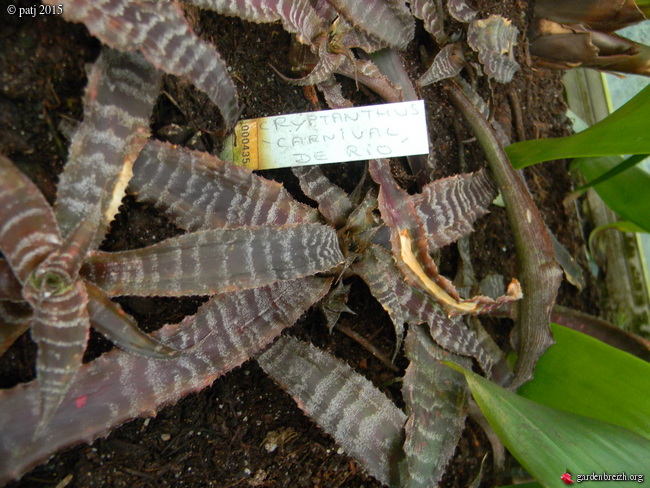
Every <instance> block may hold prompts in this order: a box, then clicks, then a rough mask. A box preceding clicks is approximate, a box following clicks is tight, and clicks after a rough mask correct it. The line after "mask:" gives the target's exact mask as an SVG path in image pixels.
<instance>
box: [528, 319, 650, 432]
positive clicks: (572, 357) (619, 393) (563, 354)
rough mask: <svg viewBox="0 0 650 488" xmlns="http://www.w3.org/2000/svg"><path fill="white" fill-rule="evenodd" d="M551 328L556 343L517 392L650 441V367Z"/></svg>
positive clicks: (568, 331) (578, 334)
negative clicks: (612, 425) (625, 429)
mask: <svg viewBox="0 0 650 488" xmlns="http://www.w3.org/2000/svg"><path fill="white" fill-rule="evenodd" d="M551 329H552V330H553V337H554V339H555V344H554V345H553V346H551V347H550V348H549V349H548V350H547V351H546V353H545V354H544V355H543V356H542V357H540V358H539V361H538V362H537V367H536V368H535V378H534V379H533V380H532V381H529V382H528V383H526V384H525V385H523V386H522V387H521V388H519V390H518V391H517V393H518V394H519V395H521V396H523V397H525V398H528V399H529V400H533V401H535V402H538V403H541V404H543V405H547V406H549V407H553V408H557V409H559V410H565V411H567V412H573V413H577V414H580V415H585V416H587V417H592V418H595V419H600V420H603V421H605V422H610V423H612V424H616V425H620V426H621V427H625V428H627V429H629V430H632V431H634V432H637V433H638V434H640V435H643V436H645V437H647V438H648V439H650V395H648V386H649V385H650V364H649V363H647V362H645V361H643V360H641V359H639V358H637V357H634V356H632V355H631V354H628V353H625V352H623V351H621V350H619V349H616V348H614V347H611V346H609V345H607V344H605V343H603V342H601V341H599V340H596V339H594V338H592V337H589V336H588V335H585V334H582V333H581V332H577V331H574V330H571V329H569V328H567V327H562V326H561V325H557V324H552V325H551ZM623 378H624V379H625V380H624V381H622V379H623Z"/></svg>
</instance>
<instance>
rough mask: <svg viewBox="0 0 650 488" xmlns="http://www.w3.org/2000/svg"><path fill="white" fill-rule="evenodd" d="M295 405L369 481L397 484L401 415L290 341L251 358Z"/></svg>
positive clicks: (333, 363)
mask: <svg viewBox="0 0 650 488" xmlns="http://www.w3.org/2000/svg"><path fill="white" fill-rule="evenodd" d="M257 361H258V362H259V363H260V365H261V366H262V368H264V371H266V373H267V374H269V376H271V377H272V378H273V379H274V380H275V381H276V382H278V383H279V384H280V385H281V386H282V387H283V388H284V389H285V390H287V392H289V394H290V395H291V396H293V397H294V399H295V400H296V402H297V403H298V406H299V407H300V408H301V409H302V410H303V411H304V412H305V413H306V414H307V415H309V416H310V417H311V418H312V419H313V420H314V421H316V422H317V423H318V425H319V426H320V427H321V428H322V429H323V430H325V432H327V433H329V434H330V435H332V436H333V437H334V438H335V439H336V441H337V442H338V443H339V444H340V445H341V446H342V447H343V449H345V450H346V452H347V453H348V454H349V455H351V456H353V457H354V458H355V459H357V460H358V461H359V462H360V463H361V465H362V466H363V467H364V468H365V469H367V470H368V472H369V473H370V474H371V475H373V476H374V477H375V478H377V479H379V480H380V481H382V482H383V483H386V484H389V483H390V484H396V483H397V482H398V480H399V473H398V469H397V464H398V462H399V461H400V458H401V457H402V456H403V454H402V449H401V446H402V442H403V426H404V421H405V419H406V417H405V415H404V413H403V412H402V411H401V410H400V409H399V408H397V407H396V406H395V405H394V404H393V403H392V402H391V401H390V400H389V399H388V398H386V396H385V395H384V394H383V393H381V392H380V391H379V390H378V389H377V388H375V387H374V386H373V384H372V383H371V382H370V381H368V380H367V379H366V378H364V377H363V376H361V375H360V374H358V373H355V372H354V371H353V370H352V368H350V367H349V366H348V365H347V364H345V363H344V362H343V361H341V360H340V359H337V358H335V357H333V356H330V355H329V354H327V353H326V352H324V351H321V350H320V349H318V348H316V347H314V346H312V345H311V344H307V343H304V342H301V341H299V340H297V339H294V338H291V337H280V338H278V340H277V341H276V343H275V344H273V346H271V347H270V348H269V349H268V350H267V351H265V352H264V353H262V354H260V355H259V356H258V357H257Z"/></svg>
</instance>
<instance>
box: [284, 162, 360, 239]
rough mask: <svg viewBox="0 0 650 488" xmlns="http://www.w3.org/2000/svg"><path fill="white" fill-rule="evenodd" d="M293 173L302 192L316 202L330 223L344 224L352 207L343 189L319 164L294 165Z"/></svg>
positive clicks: (335, 224) (337, 225)
mask: <svg viewBox="0 0 650 488" xmlns="http://www.w3.org/2000/svg"><path fill="white" fill-rule="evenodd" d="M293 174H294V175H296V177H297V178H298V181H299V182H300V188H301V189H302V191H303V193H304V194H305V195H307V196H308V197H309V198H311V199H312V200H314V201H315V202H316V203H318V210H319V211H320V213H321V215H323V217H325V219H326V220H327V221H328V222H329V223H330V224H332V225H334V226H335V227H339V226H341V225H343V224H345V221H346V218H347V216H348V215H350V212H352V209H353V206H352V201H351V200H350V198H349V197H348V195H347V193H345V191H343V190H342V189H341V188H340V187H338V186H336V185H335V184H333V183H332V182H331V181H330V180H329V179H328V178H327V176H325V174H324V173H323V170H322V169H321V168H320V167H319V166H307V167H304V166H303V167H296V168H293Z"/></svg>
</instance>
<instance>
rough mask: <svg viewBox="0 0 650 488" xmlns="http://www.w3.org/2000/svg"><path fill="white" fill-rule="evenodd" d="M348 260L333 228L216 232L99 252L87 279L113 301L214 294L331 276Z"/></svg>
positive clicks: (87, 266) (297, 226) (89, 265)
mask: <svg viewBox="0 0 650 488" xmlns="http://www.w3.org/2000/svg"><path fill="white" fill-rule="evenodd" d="M343 261H344V257H343V254H342V253H341V251H340V249H339V244H338V237H337V235H336V232H335V231H334V229H333V228H331V227H329V226H325V225H321V224H292V225H284V226H277V227H276V226H263V227H254V228H240V229H212V230H205V231H198V232H193V233H191V234H185V235H182V236H178V237H173V238H170V239H167V240H165V241H162V242H159V243H157V244H154V245H152V246H148V247H146V248H142V249H135V250H131V251H121V252H114V253H105V252H95V253H93V254H92V255H91V256H90V257H89V258H88V259H87V260H86V263H85V265H84V270H83V275H84V277H85V278H86V279H87V280H89V281H91V282H92V283H94V284H96V285H97V286H99V287H100V288H101V289H102V290H104V292H106V293H107V294H108V295H110V296H121V295H137V296H191V295H214V294H215V293H225V292H232V291H235V290H243V289H250V288H257V287H260V286H266V285H269V284H271V283H275V282H277V281H282V280H289V279H296V278H301V277H304V276H309V275H313V274H316V273H319V272H322V271H327V270H328V269H330V268H333V267H334V266H336V265H338V264H341V263H342V262H343Z"/></svg>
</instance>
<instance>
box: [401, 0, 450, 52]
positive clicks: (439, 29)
mask: <svg viewBox="0 0 650 488" xmlns="http://www.w3.org/2000/svg"><path fill="white" fill-rule="evenodd" d="M410 7H411V12H413V15H414V16H415V17H417V18H418V19H422V21H423V22H424V28H425V29H426V30H427V32H428V33H429V34H431V35H432V36H433V38H434V39H435V40H436V42H437V43H438V44H443V43H444V42H445V40H446V39H447V34H445V30H444V12H443V11H442V2H440V1H438V0H413V1H412V2H410Z"/></svg>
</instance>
